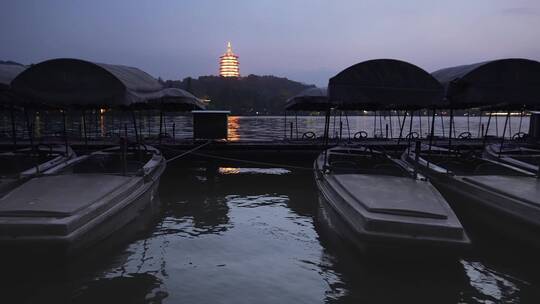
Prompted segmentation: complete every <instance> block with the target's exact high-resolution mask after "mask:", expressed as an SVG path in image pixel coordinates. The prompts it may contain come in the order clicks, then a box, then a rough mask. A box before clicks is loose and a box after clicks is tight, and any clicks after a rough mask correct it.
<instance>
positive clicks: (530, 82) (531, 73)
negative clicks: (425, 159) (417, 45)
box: [432, 58, 540, 110]
mask: <svg viewBox="0 0 540 304" xmlns="http://www.w3.org/2000/svg"><path fill="white" fill-rule="evenodd" d="M432 75H433V77H435V78H436V79H437V80H438V81H439V82H440V83H441V84H442V85H443V86H444V88H445V97H446V99H447V100H448V103H449V107H452V108H472V107H491V108H501V109H509V110H511V109H515V110H519V109H523V108H528V109H540V62H538V61H534V60H529V59H521V58H507V59H499V60H492V61H485V62H479V63H475V64H469V65H461V66H456V67H450V68H445V69H441V70H438V71H435V72H433V73H432Z"/></svg>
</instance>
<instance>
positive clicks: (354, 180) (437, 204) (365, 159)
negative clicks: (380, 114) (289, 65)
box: [314, 146, 470, 257]
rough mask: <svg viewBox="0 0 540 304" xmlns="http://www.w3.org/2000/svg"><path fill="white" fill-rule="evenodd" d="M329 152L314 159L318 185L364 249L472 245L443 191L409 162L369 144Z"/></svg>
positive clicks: (451, 250) (438, 249) (443, 250)
mask: <svg viewBox="0 0 540 304" xmlns="http://www.w3.org/2000/svg"><path fill="white" fill-rule="evenodd" d="M326 153H327V155H326V156H325V152H323V153H321V154H320V155H319V156H318V158H317V159H316V161H315V163H314V169H315V180H316V183H317V187H318V189H319V190H320V194H321V197H322V199H323V201H324V202H325V203H327V204H328V205H329V206H331V208H332V209H333V210H334V211H335V212H336V213H337V214H338V215H339V217H340V218H341V219H342V220H343V221H344V222H345V224H346V226H348V228H349V229H350V232H351V233H348V235H349V236H350V237H349V240H350V241H352V243H353V244H355V245H357V247H358V248H359V249H360V250H361V251H363V252H365V253H368V254H369V253H370V252H376V253H379V252H385V253H387V254H388V253H392V254H395V253H396V252H395V251H388V249H392V248H393V249H399V253H398V255H409V256H414V255H418V256H422V257H426V256H428V255H431V254H441V255H446V254H451V255H459V254H460V253H463V250H464V249H466V247H467V246H468V245H469V244H470V241H469V238H468V236H467V234H466V232H465V230H464V229H463V227H462V225H461V223H460V221H459V219H458V218H457V216H456V215H455V214H454V212H453V211H452V209H451V208H450V206H449V205H448V204H447V202H446V201H445V199H444V198H443V196H442V195H441V194H440V193H439V192H438V191H437V189H435V187H433V186H432V185H431V183H430V182H429V181H428V180H427V179H425V178H424V177H423V176H422V175H420V174H415V172H414V170H413V169H412V168H411V167H410V166H409V165H408V164H407V163H406V162H404V161H402V160H400V159H399V158H397V159H396V158H394V157H392V156H390V155H388V154H385V153H383V152H381V151H378V150H375V149H372V148H369V147H365V146H364V147H354V148H353V147H346V146H344V147H335V148H331V149H329V150H327V151H326Z"/></svg>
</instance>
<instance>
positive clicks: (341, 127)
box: [339, 120, 343, 140]
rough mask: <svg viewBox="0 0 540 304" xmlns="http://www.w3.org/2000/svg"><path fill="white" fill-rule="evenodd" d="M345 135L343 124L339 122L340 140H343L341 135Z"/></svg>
mask: <svg viewBox="0 0 540 304" xmlns="http://www.w3.org/2000/svg"><path fill="white" fill-rule="evenodd" d="M342 134H343V122H342V121H341V120H340V121H339V139H340V140H341V135H342Z"/></svg>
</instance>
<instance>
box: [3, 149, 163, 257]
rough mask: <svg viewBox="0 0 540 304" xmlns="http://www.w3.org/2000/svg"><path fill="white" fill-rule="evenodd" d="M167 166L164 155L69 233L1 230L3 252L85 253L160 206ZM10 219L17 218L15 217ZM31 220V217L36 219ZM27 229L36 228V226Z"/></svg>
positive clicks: (34, 253) (44, 221)
mask: <svg viewBox="0 0 540 304" xmlns="http://www.w3.org/2000/svg"><path fill="white" fill-rule="evenodd" d="M165 168H166V162H165V159H163V158H161V161H160V162H159V164H158V165H157V166H156V167H154V168H153V170H152V172H150V173H149V174H147V175H145V176H140V177H137V178H136V180H133V181H131V182H130V186H129V188H127V189H126V190H124V191H120V192H115V195H114V196H110V197H108V198H107V200H108V201H109V202H111V203H109V202H106V203H107V204H108V205H109V207H108V208H107V209H106V210H103V211H101V212H100V213H99V214H98V215H97V216H95V217H93V218H92V219H90V220H88V221H87V222H85V223H83V224H82V225H80V226H78V227H77V228H76V229H74V230H72V231H69V233H67V234H61V233H52V232H51V233H50V234H40V235H32V234H31V233H30V234H27V235H25V234H23V233H17V231H16V229H12V231H14V232H15V233H14V234H10V232H0V244H2V247H3V252H2V255H20V254H24V255H32V256H45V257H51V256H54V257H56V258H58V257H69V256H73V255H76V254H79V253H81V252H82V251H84V250H85V249H87V248H89V247H91V246H93V245H95V244H97V243H99V242H101V241H103V240H105V239H106V238H108V237H110V236H111V235H112V234H114V233H115V232H116V231H118V230H120V229H121V228H123V227H124V226H126V225H128V224H129V223H130V222H132V221H134V220H136V219H137V218H138V217H140V216H142V214H143V213H146V212H148V211H149V208H150V211H152V210H151V209H153V208H157V206H158V204H157V203H158V202H159V197H158V187H159V181H160V176H161V174H162V173H163V171H164V170H165ZM107 204H105V205H107ZM9 220H10V221H11V222H13V218H10V219H9ZM27 220H29V221H31V220H32V219H31V218H30V219H27ZM48 222H50V220H47V219H42V220H41V222H40V221H39V219H38V220H37V222H36V223H35V226H34V227H38V228H37V229H39V226H40V225H42V226H43V229H46V227H47V223H48ZM6 223H9V222H8V221H5V220H3V219H2V217H1V216H0V224H6ZM21 223H22V221H21ZM19 225H20V227H21V228H22V226H24V224H20V223H19ZM68 226H69V225H68ZM6 227H7V226H6ZM49 227H51V226H49ZM49 229H50V228H49ZM26 230H27V231H32V228H30V229H28V228H27V229H26ZM33 230H34V231H35V230H36V228H33Z"/></svg>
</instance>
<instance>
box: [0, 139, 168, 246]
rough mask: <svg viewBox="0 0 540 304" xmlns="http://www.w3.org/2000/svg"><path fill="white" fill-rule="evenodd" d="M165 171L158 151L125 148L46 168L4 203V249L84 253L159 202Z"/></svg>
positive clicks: (0, 232) (0, 230)
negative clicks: (159, 189) (156, 199)
mask: <svg viewBox="0 0 540 304" xmlns="http://www.w3.org/2000/svg"><path fill="white" fill-rule="evenodd" d="M165 167H166V162H165V159H164V158H163V156H162V154H161V152H160V151H159V150H157V149H155V148H153V147H151V146H147V145H136V146H133V147H131V148H130V149H129V150H128V149H127V148H126V145H121V146H116V147H113V148H109V149H105V150H101V151H97V152H94V153H91V154H88V155H83V156H79V157H76V158H74V159H71V160H69V161H68V162H67V164H66V165H65V166H61V167H53V168H51V169H49V170H46V171H45V172H43V173H42V174H40V175H38V176H36V177H33V178H31V179H30V180H28V181H27V182H25V183H23V184H21V185H20V186H18V187H16V188H15V189H13V190H11V191H10V192H9V193H7V194H6V195H4V196H3V197H2V198H1V199H0V244H2V246H3V248H4V251H5V250H8V249H9V250H11V251H14V252H19V251H20V250H21V249H23V250H24V249H26V251H27V252H28V251H31V252H44V253H47V254H49V253H54V254H55V255H57V256H69V255H72V254H74V253H77V252H80V250H82V249H85V248H88V247H90V246H91V245H93V244H95V243H96V242H99V241H101V240H103V239H105V238H107V237H108V236H110V235H111V234H112V233H113V232H115V231H117V230H119V229H120V228H122V227H123V226H125V225H127V224H128V223H129V222H131V221H133V220H134V219H135V218H137V217H138V215H139V214H140V212H142V211H143V210H144V209H145V208H146V207H147V206H149V205H150V204H151V202H152V201H153V200H154V199H155V198H156V196H157V187H158V184H159V179H160V176H161V174H162V172H163V171H164V169H165ZM28 248H31V249H28Z"/></svg>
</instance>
